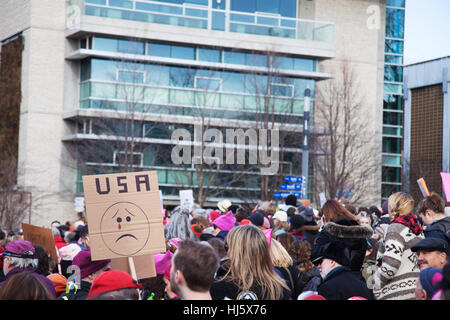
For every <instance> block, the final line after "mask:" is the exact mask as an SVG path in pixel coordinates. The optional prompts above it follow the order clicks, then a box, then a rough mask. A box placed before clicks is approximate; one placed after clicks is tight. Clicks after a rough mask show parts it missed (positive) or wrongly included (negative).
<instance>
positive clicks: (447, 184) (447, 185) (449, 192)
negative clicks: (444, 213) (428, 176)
mask: <svg viewBox="0 0 450 320" xmlns="http://www.w3.org/2000/svg"><path fill="white" fill-rule="evenodd" d="M441 178H442V187H443V188H444V193H445V198H446V201H447V202H450V173H447V172H441Z"/></svg>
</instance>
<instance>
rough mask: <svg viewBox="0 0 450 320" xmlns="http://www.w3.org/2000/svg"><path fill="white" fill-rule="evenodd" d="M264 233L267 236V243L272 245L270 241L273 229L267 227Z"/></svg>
mask: <svg viewBox="0 0 450 320" xmlns="http://www.w3.org/2000/svg"><path fill="white" fill-rule="evenodd" d="M262 232H263V233H264V235H265V236H266V240H267V243H268V244H269V247H270V242H271V241H272V229H266V230H263V231H262Z"/></svg>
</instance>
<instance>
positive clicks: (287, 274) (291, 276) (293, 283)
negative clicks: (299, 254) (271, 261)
mask: <svg viewBox="0 0 450 320" xmlns="http://www.w3.org/2000/svg"><path fill="white" fill-rule="evenodd" d="M275 268H276V269H277V270H278V271H279V273H280V274H281V276H282V277H283V279H284V280H285V281H286V285H287V286H288V287H289V289H291V298H292V299H293V300H297V297H298V295H299V294H300V293H301V291H300V283H299V275H298V271H297V268H296V267H295V266H294V265H291V266H290V267H289V268H284V267H275Z"/></svg>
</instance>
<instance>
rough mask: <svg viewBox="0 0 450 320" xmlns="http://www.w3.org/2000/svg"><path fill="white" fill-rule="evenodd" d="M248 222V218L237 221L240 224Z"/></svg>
mask: <svg viewBox="0 0 450 320" xmlns="http://www.w3.org/2000/svg"><path fill="white" fill-rule="evenodd" d="M249 223H250V220H248V219H242V220H241V221H240V222H239V224H240V225H241V226H242V225H246V224H249Z"/></svg>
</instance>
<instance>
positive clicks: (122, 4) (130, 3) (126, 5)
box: [109, 0, 133, 9]
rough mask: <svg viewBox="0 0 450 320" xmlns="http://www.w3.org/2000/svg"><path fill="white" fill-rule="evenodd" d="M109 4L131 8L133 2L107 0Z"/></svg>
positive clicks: (127, 0)
mask: <svg viewBox="0 0 450 320" xmlns="http://www.w3.org/2000/svg"><path fill="white" fill-rule="evenodd" d="M109 5H110V6H111V7H119V8H127V9H132V8H133V2H132V1H129V0H109Z"/></svg>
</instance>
